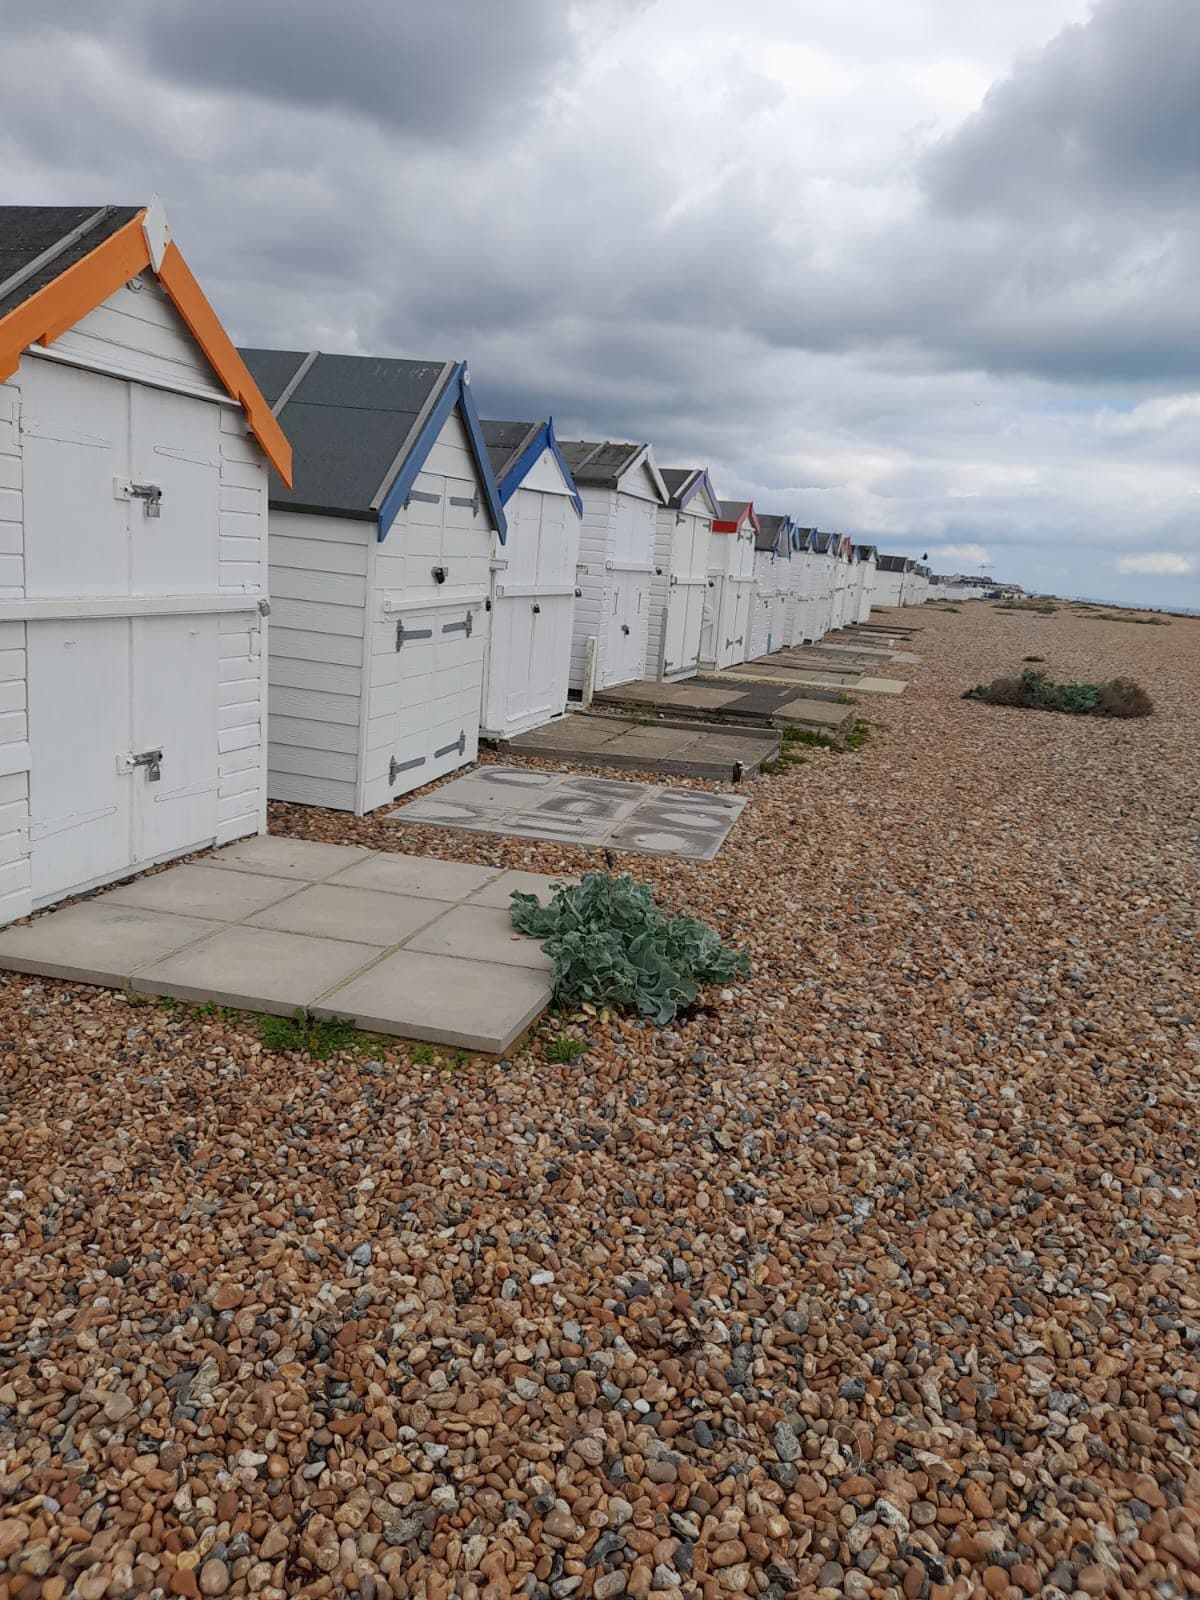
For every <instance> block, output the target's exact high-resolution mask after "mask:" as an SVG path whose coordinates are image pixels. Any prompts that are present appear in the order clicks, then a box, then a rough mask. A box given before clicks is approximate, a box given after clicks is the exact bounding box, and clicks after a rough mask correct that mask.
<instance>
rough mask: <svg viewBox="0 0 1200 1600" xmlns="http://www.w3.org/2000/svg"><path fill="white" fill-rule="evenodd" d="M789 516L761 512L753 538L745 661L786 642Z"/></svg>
mask: <svg viewBox="0 0 1200 1600" xmlns="http://www.w3.org/2000/svg"><path fill="white" fill-rule="evenodd" d="M791 538H792V523H791V518H790V517H786V516H783V517H778V516H773V515H772V514H771V513H769V512H762V513H760V514H759V518H758V532H757V534H756V535H755V537H754V599H753V602H752V604H751V613H750V642H749V645H748V647H747V650H746V659H747V660H748V661H755V660H757V659H758V657H759V656H765V655H769V654H770V653H771V651H773V650H778V649H780V648H781V647H782V646H783V645H784V644H786V643H787V638H786V634H785V629H786V620H787V610H788V594H789V589H790V586H791V572H792V562H791V555H792V543H791Z"/></svg>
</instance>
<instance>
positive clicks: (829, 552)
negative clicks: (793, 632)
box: [811, 531, 838, 639]
mask: <svg viewBox="0 0 1200 1600" xmlns="http://www.w3.org/2000/svg"><path fill="white" fill-rule="evenodd" d="M837 547H838V536H837V534H836V533H822V532H819V531H818V532H816V533H814V534H813V536H812V546H811V554H812V558H813V565H812V570H813V586H814V595H815V599H816V612H815V617H814V622H813V626H814V629H815V632H814V634H813V638H814V639H823V638H824V637H825V635H826V634H827V633H829V632H831V630H832V629H833V625H834V622H833V614H834V591H835V589H836V586H837V562H838V549H837Z"/></svg>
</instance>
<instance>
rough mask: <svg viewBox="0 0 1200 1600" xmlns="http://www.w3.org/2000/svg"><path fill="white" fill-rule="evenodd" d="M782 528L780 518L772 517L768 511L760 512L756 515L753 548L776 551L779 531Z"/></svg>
mask: <svg viewBox="0 0 1200 1600" xmlns="http://www.w3.org/2000/svg"><path fill="white" fill-rule="evenodd" d="M782 526H783V518H782V517H776V516H773V515H772V514H771V512H769V511H766V512H763V511H760V512H759V514H758V532H757V533H756V534H755V536H754V548H755V549H756V550H778V549H779V530H780V528H782Z"/></svg>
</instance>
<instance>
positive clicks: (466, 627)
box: [442, 611, 475, 639]
mask: <svg viewBox="0 0 1200 1600" xmlns="http://www.w3.org/2000/svg"><path fill="white" fill-rule="evenodd" d="M474 626H475V624H474V622H473V621H472V620H471V613H470V612H469V611H468V612H467V615H466V618H465V619H464V620H463V621H462V622H443V623H442V632H443V633H465V634H466V636H467V638H468V639H469V638H470V637H471V632H472V630H473V628H474Z"/></svg>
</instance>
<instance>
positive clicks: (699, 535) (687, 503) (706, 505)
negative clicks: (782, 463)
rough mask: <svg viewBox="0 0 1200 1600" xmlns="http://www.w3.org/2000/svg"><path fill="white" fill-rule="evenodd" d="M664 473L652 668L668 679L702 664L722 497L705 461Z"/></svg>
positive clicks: (657, 540)
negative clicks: (712, 546)
mask: <svg viewBox="0 0 1200 1600" xmlns="http://www.w3.org/2000/svg"><path fill="white" fill-rule="evenodd" d="M662 479H663V482H664V484H665V485H666V488H667V494H668V500H667V503H666V505H665V506H660V507H659V508H658V518H657V526H656V531H655V538H654V574H653V577H652V580H651V584H650V659H649V672H650V675H651V676H652V677H655V678H659V679H661V680H662V681H664V682H667V681H670V680H671V679H674V678H689V677H691V676H693V675H694V674H695V673H696V672H697V671H698V670H699V666H700V635H701V633H702V632H703V628H704V601H705V596H706V594H707V592H708V547H709V541H710V540H711V538H712V526H713V522H714V521H715V520H716V518H717V517H719V516H720V515H721V502H720V501H719V500H718V499H717V496H716V493H715V491H714V489H713V486H712V482H711V480H710V478H709V476H708V473H707V472H706V471H705V470H704V469H703V468H702V467H664V468H663V469H662Z"/></svg>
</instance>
